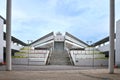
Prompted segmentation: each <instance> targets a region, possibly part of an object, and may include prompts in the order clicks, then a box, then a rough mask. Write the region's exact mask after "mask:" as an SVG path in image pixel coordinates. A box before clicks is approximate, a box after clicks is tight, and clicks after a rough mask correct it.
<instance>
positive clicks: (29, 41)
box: [27, 40, 32, 65]
mask: <svg viewBox="0 0 120 80" xmlns="http://www.w3.org/2000/svg"><path fill="white" fill-rule="evenodd" d="M27 41H28V65H29V54H30V43H31V42H32V40H27Z"/></svg>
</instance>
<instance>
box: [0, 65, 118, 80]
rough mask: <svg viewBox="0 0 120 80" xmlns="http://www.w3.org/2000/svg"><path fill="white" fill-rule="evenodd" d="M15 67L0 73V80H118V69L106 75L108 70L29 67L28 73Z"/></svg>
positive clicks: (71, 67)
mask: <svg viewBox="0 0 120 80" xmlns="http://www.w3.org/2000/svg"><path fill="white" fill-rule="evenodd" d="M15 67H16V70H13V71H0V80H120V69H115V74H108V69H106V68H90V67H85V68H83V67H74V66H47V67H46V66H29V67H30V68H31V71H30V70H25V69H23V68H28V67H26V66H18V65H15V66H14V69H15ZM17 67H18V68H17ZM37 67H39V68H38V69H39V70H38V71H37V69H36V70H35V71H34V68H37ZM40 67H41V68H42V69H41V68H40ZM0 68H1V69H3V68H4V66H3V67H2V66H0ZM19 68H21V70H20V69H19ZM32 68H33V69H32ZM45 68H46V70H45ZM49 68H50V69H49ZM22 69H23V70H22ZM40 69H41V70H40Z"/></svg>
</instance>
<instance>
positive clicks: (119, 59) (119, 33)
mask: <svg viewBox="0 0 120 80" xmlns="http://www.w3.org/2000/svg"><path fill="white" fill-rule="evenodd" d="M115 64H116V66H120V20H119V21H117V23H116V54H115Z"/></svg>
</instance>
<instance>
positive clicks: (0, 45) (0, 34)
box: [0, 18, 4, 63]
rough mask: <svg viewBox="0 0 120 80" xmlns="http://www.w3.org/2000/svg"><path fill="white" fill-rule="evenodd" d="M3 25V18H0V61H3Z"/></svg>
mask: <svg viewBox="0 0 120 80" xmlns="http://www.w3.org/2000/svg"><path fill="white" fill-rule="evenodd" d="M3 25H4V20H3V19H2V18H0V63H2V62H3Z"/></svg>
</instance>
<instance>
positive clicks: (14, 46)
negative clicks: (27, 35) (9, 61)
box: [0, 16, 23, 63]
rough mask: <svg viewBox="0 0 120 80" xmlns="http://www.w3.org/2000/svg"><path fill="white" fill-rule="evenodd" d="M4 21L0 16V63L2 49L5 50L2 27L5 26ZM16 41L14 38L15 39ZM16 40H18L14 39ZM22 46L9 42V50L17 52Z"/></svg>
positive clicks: (1, 60)
mask: <svg viewBox="0 0 120 80" xmlns="http://www.w3.org/2000/svg"><path fill="white" fill-rule="evenodd" d="M4 23H5V19H4V18H3V17H1V16H0V63H2V62H3V54H4V47H5V48H6V40H4V35H5V34H4V32H3V28H4V27H3V26H4V25H5V24H4ZM12 38H13V37H12ZM15 39H16V38H15ZM16 40H18V39H16ZM22 47H23V46H22V45H20V44H19V42H18V43H17V42H13V41H11V49H12V50H16V51H19V50H20V49H21V48H22Z"/></svg>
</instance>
